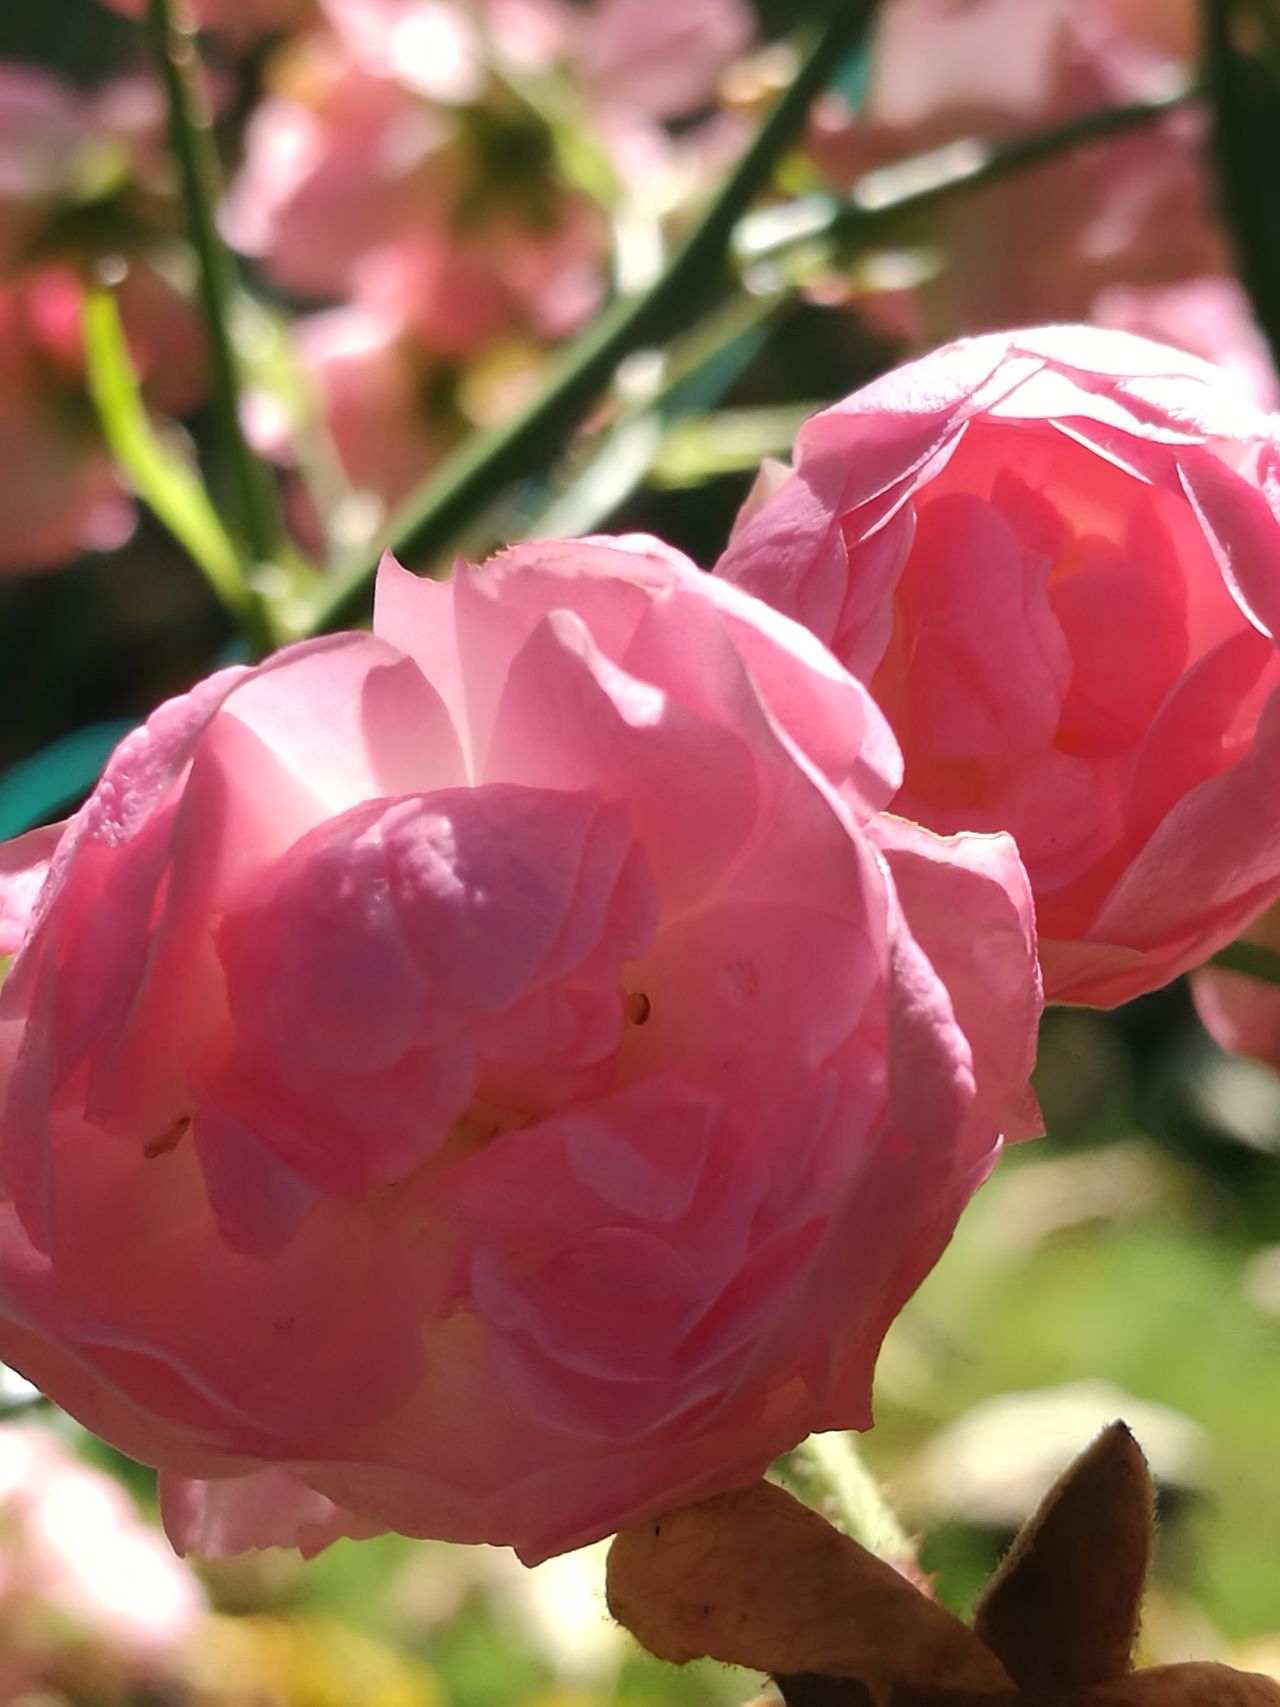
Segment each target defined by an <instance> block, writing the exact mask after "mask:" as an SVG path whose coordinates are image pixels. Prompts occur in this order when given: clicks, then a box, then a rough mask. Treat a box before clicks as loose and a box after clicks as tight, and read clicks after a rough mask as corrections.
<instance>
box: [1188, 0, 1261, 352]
mask: <svg viewBox="0 0 1280 1707" xmlns="http://www.w3.org/2000/svg"><path fill="white" fill-rule="evenodd" d="M1249 12H1250V9H1249V8H1241V7H1238V6H1233V5H1232V4H1231V0H1203V3H1202V5H1201V51H1202V57H1203V61H1204V70H1205V76H1206V77H1207V78H1208V79H1209V81H1210V83H1211V85H1212V93H1213V101H1212V117H1213V131H1212V141H1213V148H1212V158H1213V162H1214V165H1215V167H1216V169H1217V183H1218V200H1219V204H1220V207H1221V212H1222V215H1223V221H1224V223H1225V225H1226V227H1227V230H1228V233H1229V235H1230V238H1231V244H1232V247H1233V249H1234V250H1235V256H1236V266H1237V270H1238V272H1239V274H1240V282H1241V284H1242V285H1243V286H1244V288H1245V290H1246V291H1247V292H1248V295H1249V301H1250V304H1251V306H1252V308H1253V313H1254V317H1255V319H1256V320H1257V322H1258V325H1259V326H1260V327H1261V329H1262V331H1263V333H1264V335H1265V337H1266V340H1267V343H1268V345H1269V346H1270V349H1271V357H1272V361H1273V362H1274V363H1276V364H1277V365H1280V196H1277V194H1276V183H1275V167H1274V162H1275V158H1276V150H1277V148H1280V88H1277V85H1276V83H1275V81H1274V79H1273V77H1272V75H1271V73H1270V71H1269V68H1268V67H1267V65H1266V64H1265V62H1264V61H1263V60H1262V59H1261V58H1260V57H1257V56H1255V55H1253V54H1250V53H1245V52H1243V51H1242V50H1241V48H1240V47H1239V46H1238V45H1237V42H1236V34H1235V21H1236V19H1237V17H1239V16H1241V15H1243V16H1244V17H1245V19H1246V20H1249V21H1252V22H1255V23H1256V22H1257V21H1258V20H1256V19H1254V20H1251V19H1250V17H1249Z"/></svg>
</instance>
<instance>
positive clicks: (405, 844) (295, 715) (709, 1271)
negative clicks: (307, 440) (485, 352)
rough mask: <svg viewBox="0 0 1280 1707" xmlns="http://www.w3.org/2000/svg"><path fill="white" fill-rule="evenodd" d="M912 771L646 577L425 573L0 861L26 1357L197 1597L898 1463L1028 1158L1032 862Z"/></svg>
mask: <svg viewBox="0 0 1280 1707" xmlns="http://www.w3.org/2000/svg"><path fill="white" fill-rule="evenodd" d="M897 772H898V755H897V751H896V748H895V747H894V744H893V741H892V739H891V737H890V736H889V734H888V731H887V729H886V728H885V726H884V724H883V721H882V719H881V718H880V716H879V714H878V713H877V712H876V710H875V707H874V705H873V704H872V702H871V701H870V699H869V697H868V696H867V694H866V693H865V691H864V690H863V689H862V688H861V687H860V686H859V685H858V684H857V683H856V682H855V681H853V679H852V678H850V677H849V676H847V675H846V674H845V672H844V671H843V670H841V669H840V667H839V666H838V665H837V664H836V663H835V661H834V660H833V659H832V658H831V657H830V656H829V654H828V653H826V652H825V651H824V650H823V648H821V647H820V646H819V645H818V644H817V643H816V642H815V641H814V640H813V638H812V636H810V635H809V634H807V633H806V632H805V630H804V629H802V628H801V627H800V626H799V625H797V624H793V623H791V622H789V621H788V620H786V619H785V618H782V617H780V616H778V615H777V614H776V613H774V612H773V611H771V610H770V609H769V608H768V607H767V606H765V605H763V604H761V603H759V602H757V601H755V600H753V599H751V598H749V597H748V596H747V595H745V594H743V593H741V592H739V591H738V590H737V589H735V588H732V587H730V586H728V585H726V584H724V583H720V582H715V581H712V580H711V579H710V578H709V577H706V576H703V575H701V574H700V573H699V572H698V571H697V570H695V569H694V567H693V566H692V565H691V564H690V563H688V562H687V561H686V560H685V559H683V558H681V557H679V556H678V555H677V554H675V553H673V552H670V551H667V550H666V549H665V548H663V547H661V546H659V545H658V544H657V543H656V542H652V541H645V540H642V539H632V540H620V541H608V540H594V541H592V540H585V541H576V542H563V541H561V542H551V543H546V544H539V545H529V546H524V547H521V548H518V549H516V550H514V551H511V552H508V553H506V554H504V555H503V556H501V557H499V558H497V559H495V560H494V561H493V562H491V563H490V564H488V565H487V566H485V567H483V568H481V569H469V568H467V567H466V566H465V565H463V566H461V567H460V568H459V571H458V574H457V576H456V578H455V580H454V581H453V582H452V583H451V584H448V585H441V584H437V583H433V582H428V581H419V580H416V579H415V578H413V577H412V576H409V575H406V574H405V573H404V572H403V571H401V570H400V569H399V568H398V567H396V566H395V565H394V564H392V563H390V562H388V563H387V564H385V565H384V568H383V571H382V575H381V579H380V583H379V588H378V602H377V609H376V614H375V622H374V633H373V634H372V635H369V634H345V635H339V636H336V637H333V638H330V639H325V640H319V641H313V642H308V643H306V644H303V645H299V646H295V647H292V648H290V649H288V650H286V651H284V652H282V653H280V654H278V655H277V656H276V657H274V658H272V659H270V660H268V662H266V663H265V664H263V665H260V666H258V667H257V668H254V669H232V670H228V671H224V672H223V673H221V674H220V675H217V676H214V677H213V678H211V679H210V680H208V681H206V682H204V683H202V684H201V685H200V686H199V687H197V688H196V689H195V690H194V691H193V692H192V693H191V694H189V695H187V696H186V697H185V698H183V699H179V700H175V701H172V702H170V703H169V704H167V705H165V706H163V707H161V709H160V710H159V711H158V712H157V713H156V714H155V715H154V716H153V717H152V719H151V720H150V722H149V723H148V725H147V726H146V728H145V729H143V730H140V731H139V732H137V733H136V734H135V735H133V736H131V737H130V738H129V739H128V740H127V741H125V743H124V744H123V745H122V746H121V747H120V749H119V750H118V751H117V753H116V755H115V756H114V758H113V759H112V761H111V763H110V764H109V766H108V768H107V770H106V772H105V774H104V776H103V778H102V781H101V782H100V784H99V786H98V788H97V790H96V792H95V793H94V795H93V797H92V798H91V800H90V801H89V802H88V804H87V805H86V807H85V808H84V809H83V810H82V812H81V813H80V814H79V815H78V816H77V817H76V818H75V819H73V820H72V821H71V822H70V824H69V825H67V826H66V827H65V829H63V830H61V831H59V830H58V829H57V828H54V829H52V830H48V831H39V832H36V833H35V834H34V835H33V836H30V837H27V838H24V839H23V840H22V841H21V842H20V843H18V844H14V845H13V846H12V847H11V848H10V849H8V850H6V852H5V854H4V855H3V856H2V857H0V873H3V874H4V875H3V878H2V879H0V897H2V898H3V899H2V900H0V926H3V930H0V936H3V937H6V938H7V943H6V942H0V948H2V947H4V946H13V945H14V943H15V942H18V941H21V947H20V949H19V952H18V955H17V958H16V960H15V961H14V963H13V966H12V969H11V971H10V972H9V976H8V979H7V981H6V983H5V985H4V989H3V992H2V993H0V1084H2V1085H3V1087H4V1100H3V1104H2V1105H0V1106H2V1107H3V1114H2V1116H0V1177H2V1179H3V1187H4V1202H3V1206H2V1207H0V1311H2V1313H3V1318H4V1324H3V1326H2V1327H0V1355H3V1356H4V1358H5V1359H6V1361H9V1362H11V1363H12V1364H13V1365H14V1366H15V1367H16V1368H18V1369H20V1370H22V1371H23V1372H24V1373H26V1374H27V1375H28V1376H29V1378H30V1379H32V1380H34V1381H36V1382H38V1383H39V1384H40V1385H41V1386H43V1387H44V1388H46V1390H47V1391H49V1392H50V1393H51V1394H52V1395H53V1396H54V1397H56V1399H57V1400H58V1402H59V1403H61V1404H63V1405H65V1406H66V1407H67V1408H68V1409H70V1410H72V1411H73V1412H74V1413H76V1414H77V1415H79V1416H80V1417H81V1418H83V1419H84V1420H85V1421H86V1422H87V1423H88V1424H89V1425H90V1426H91V1427H93V1428H95V1429H97V1430H98V1431H99V1432H100V1433H102V1434H103V1435H105V1436H106V1437H107V1438H108V1439H110V1440H113V1441H115V1442H116V1443H117V1444H118V1445H119V1446H120V1447H122V1448H123V1449H124V1450H125V1451H128V1452H131V1453H133V1454H134V1455H135V1456H138V1457H141V1458H143V1459H146V1460H149V1461H150V1462H152V1463H155V1464H158V1465H159V1466H160V1467H161V1470H162V1476H161V1484H162V1497H163V1502H164V1509H165V1513H166V1518H167V1521H168V1524H169V1527H170V1532H171V1534H172V1535H173V1536H174V1538H175V1540H176V1541H177V1543H178V1544H179V1545H180V1546H181V1547H195V1548H197V1549H200V1550H202V1551H222V1550H234V1549H238V1548H243V1547H246V1546H256V1545H263V1544H266V1543H269V1542H295V1541H296V1542H300V1543H301V1544H302V1545H304V1546H305V1547H307V1548H316V1547H319V1546H323V1545H324V1544H325V1542H326V1541H327V1540H329V1539H332V1537H333V1536H334V1535H336V1534H341V1533H350V1534H369V1533H371V1532H374V1531H377V1530H379V1529H383V1528H395V1529H398V1530H401V1531H404V1532H407V1533H409V1534H416V1535H435V1536H445V1537H451V1538H454V1539H458V1540H470V1541H490V1542H510V1543H512V1544H514V1545H516V1546H517V1547H519V1549H520V1550H521V1552H522V1553H523V1554H524V1556H526V1557H527V1558H531V1559H532V1558H537V1557H538V1556H540V1555H543V1554H546V1553H548V1552H552V1551H556V1550H558V1549H561V1548H565V1547H569V1546H572V1545H573V1544H575V1543H577V1542H580V1541H584V1540H586V1539H588V1538H591V1537H595V1536H599V1535H601V1534H604V1533H606V1532H608V1531H609V1530H611V1529H613V1528H616V1527H617V1526H618V1525H619V1524H622V1523H624V1522H628V1521H631V1520H632V1519H634V1518H636V1517H637V1516H639V1515H640V1514H643V1513H651V1512H654V1511H657V1510H661V1509H663V1508H665V1507H667V1506H669V1505H671V1504H672V1503H675V1502H677V1501H680V1500H684V1499H689V1498H694V1497H697V1496H699V1495H702V1494H705V1493H708V1492H710V1491H712V1490H714V1489H719V1488H723V1487H726V1486H729V1485H733V1484H735V1483H745V1482H747V1481H749V1480H751V1479H753V1478H754V1477H755V1476H757V1475H758V1474H759V1473H760V1472H761V1470H762V1469H763V1468H764V1467H765V1465H766V1464H767V1463H768V1462H769V1460H770V1459H771V1458H772V1457H773V1456H774V1455H775V1454H776V1453H777V1452H778V1451H779V1450H780V1449H781V1448H784V1447H786V1446H789V1445H790V1444H792V1443H794V1442H795V1441H796V1440H798V1439H799V1438H800V1437H802V1436H803V1435H804V1434H805V1433H807V1432H808V1431H809V1430H810V1429H813V1428H831V1427H836V1426H844V1425H858V1426H861V1425H865V1424H866V1422H867V1421H868V1393H869V1384H870V1376H871V1369H872V1364H873V1362H874V1358H875V1354H876V1350H877V1347H878V1345H879V1341H880V1337H881V1335H882V1334H883V1332H884V1330H885V1328H886V1326H887V1325H888V1323H889V1321H890V1319H891V1318H892V1316H893V1315H894V1313H895V1312H896V1310H897V1309H898V1308H899V1307H900V1305H901V1304H902V1302H903V1300H904V1299H905V1298H906V1296H907V1295H908V1294H909V1292H910V1291H911V1290H912V1288H913V1287H914V1286H915V1285H916V1283H917V1282H918V1281H919V1279H920V1278H921V1276H922V1275H923V1274H924V1273H925V1272H926V1270H927V1269H928V1268H929V1266H930V1264H931V1263H932V1262H933V1261H934V1260H935V1258H936V1257H937V1255H938V1253H939V1251H940V1250H941V1248H942V1246H943V1245H944V1244H945V1242H946V1240H947V1237H948V1235H949V1233H950V1231H951V1228H952V1226H953V1224H954V1222H955V1219H956V1216H957V1215H958V1214H959V1212H960V1210H961V1208H962V1207H963V1205H964V1203H965V1201H966V1200H967V1198H968V1197H969V1195H970V1194H971V1192H972V1191H973V1190H974V1189H975V1187H976V1186H977V1185H978V1183H979V1182H980V1180H981V1179H982V1178H983V1176H984V1175H985V1173H986V1172H987V1170H988V1169H989V1168H990V1166H991V1164H992V1161H993V1158H994V1155H995V1151H996V1147H997V1144H998V1135H999V1134H1000V1133H1001V1132H1003V1133H1004V1135H1005V1136H1009V1137H1013V1136H1018V1135H1020V1134H1023V1133H1025V1132H1028V1131H1031V1130H1034V1129H1035V1120H1036V1113H1035V1107H1034V1103H1033V1102H1032V1100H1031V1098H1030V1094H1029V1092H1028V1090H1027V1083H1026V1079H1027V1071H1028V1067H1029V1063H1030V1058H1031V1053H1032V1047H1033V1037H1034V1030H1035V1024H1036V1019H1037V1013H1038V1007H1039V999H1038V989H1037V982H1036V975H1035V970H1034V959H1033V953H1032V946H1031V912H1030V898H1029V894H1028V891H1027V888H1026V885H1025V880H1024V878H1023V876H1022V873H1021V870H1020V867H1019V866H1018V863H1017V859H1016V855H1015V854H1014V852H1013V849H1012V845H1011V843H1010V842H1009V841H1008V839H1007V838H1000V837H990V838H988V837H969V838H964V837H960V838H955V839H953V840H949V841H939V840H937V839H936V838H933V837H931V836H929V835H927V834H926V833H925V832H923V831H920V830H918V829H916V828H915V827H914V826H911V825H909V824H903V823H898V822H897V821H895V820H884V819H881V818H879V817H877V813H878V811H879V808H880V807H881V805H882V804H883V803H884V801H885V800H887V799H888V798H889V796H890V795H891V794H892V792H893V790H894V788H895V786H896V781H897ZM877 849H880V850H881V851H877ZM45 862H48V875H47V877H46V878H45V879H44V881H43V886H42V887H40V888H39V890H38V893H36V895H35V899H34V902H33V899H32V896H33V892H34V891H35V889H36V884H37V881H38V879H37V878H36V876H35V875H34V873H35V872H36V871H38V868H39V867H40V866H41V864H42V863H45ZM28 915H29V916H28ZM24 932H25V936H24Z"/></svg>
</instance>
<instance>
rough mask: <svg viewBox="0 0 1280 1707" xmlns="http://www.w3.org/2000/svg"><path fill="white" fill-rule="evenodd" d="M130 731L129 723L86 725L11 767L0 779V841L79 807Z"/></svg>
mask: <svg viewBox="0 0 1280 1707" xmlns="http://www.w3.org/2000/svg"><path fill="white" fill-rule="evenodd" d="M133 727H134V724H133V722H132V721H130V720H119V719H117V720H113V721H112V722H110V723H91V724H90V725H89V726H88V727H87V728H84V729H77V730H76V731H75V732H74V733H73V734H71V735H64V736H63V737H62V739H61V740H59V741H52V742H50V744H49V745H48V746H47V747H42V748H41V750H40V751H39V752H38V753H34V754H33V755H32V756H31V757H30V758H29V759H23V760H21V761H20V762H19V763H18V764H16V765H12V766H11V767H10V768H9V769H8V770H7V771H6V772H5V774H4V775H3V776H0V840H7V839H8V838H9V837H10V836H16V835H20V834H21V832H22V831H23V830H30V829H32V828H33V827H34V826H35V825H36V824H47V823H49V822H50V820H51V819H54V818H57V817H58V816H59V815H60V814H62V813H65V812H67V811H70V810H71V808H73V807H75V806H78V805H79V803H80V801H81V800H83V799H84V797H85V795H87V794H88V793H89V791H90V789H91V788H92V787H93V785H94V783H95V782H96V781H97V780H98V776H99V774H100V772H101V770H102V767H103V765H105V764H106V762H107V760H108V759H109V758H110V757H111V754H112V753H113V752H114V751H115V748H116V746H117V745H118V744H119V742H121V741H122V740H123V739H124V737H125V736H126V735H127V734H128V733H129V731H130V730H131V729H132V728H133Z"/></svg>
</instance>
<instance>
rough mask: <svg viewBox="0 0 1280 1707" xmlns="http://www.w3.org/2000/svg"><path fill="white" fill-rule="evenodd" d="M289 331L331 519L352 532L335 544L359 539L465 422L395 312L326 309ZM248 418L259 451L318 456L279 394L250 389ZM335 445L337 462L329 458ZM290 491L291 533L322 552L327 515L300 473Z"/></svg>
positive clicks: (296, 457)
mask: <svg viewBox="0 0 1280 1707" xmlns="http://www.w3.org/2000/svg"><path fill="white" fill-rule="evenodd" d="M292 337H293V353H294V356H295V358H296V360H297V362H298V365H299V368H300V369H301V372H302V375H303V378H304V381H305V383H306V386H307V390H308V394H309V395H308V397H307V399H306V400H305V401H306V404H307V408H306V409H305V411H304V413H305V414H306V415H308V416H310V415H312V414H314V417H315V419H316V420H317V421H318V422H319V423H321V431H322V432H323V435H324V438H323V441H322V444H321V448H320V452H319V455H320V458H321V459H322V460H321V463H320V466H318V467H314V476H315V477H316V478H318V480H319V481H320V483H321V485H322V486H323V485H325V484H326V483H327V485H328V490H327V492H326V493H325V494H324V496H325V497H327V499H328V505H329V509H330V511H331V512H335V511H336V512H337V513H334V514H331V516H330V520H331V523H332V526H333V527H334V528H335V529H336V531H337V532H338V534H339V535H340V536H343V535H345V534H347V532H348V530H349V534H350V537H340V538H339V539H338V540H336V541H334V543H335V544H338V545H340V546H343V545H345V546H347V547H349V546H350V545H351V544H352V543H353V542H359V543H363V542H364V540H366V539H367V538H369V537H371V536H372V535H373V533H374V532H376V530H377V528H378V526H379V525H380V524H381V523H382V522H383V520H385V517H386V514H387V512H388V510H389V509H390V507H391V506H392V505H393V504H395V503H396V502H397V501H398V500H399V499H401V498H403V497H404V496H405V495H406V494H407V493H408V492H409V491H410V490H411V489H412V488H413V487H414V486H415V485H416V484H417V483H418V481H420V480H421V479H422V477H423V476H424V475H425V474H426V473H427V472H428V470H429V469H430V468H431V467H432V465H433V464H434V463H435V462H436V461H438V460H439V457H440V455H441V453H442V452H443V451H445V450H447V449H448V448H449V447H450V445H451V444H452V443H453V442H455V440H456V437H457V434H458V433H459V431H460V430H461V425H460V423H459V422H458V421H457V419H456V417H454V416H453V415H451V414H450V413H449V412H448V410H447V409H446V408H445V407H443V406H442V405H437V404H434V403H433V400H432V388H433V384H435V383H438V375H437V374H436V373H434V372H433V369H432V365H431V362H430V359H429V357H427V356H426V354H425V353H424V352H423V351H422V350H421V349H420V348H418V347H417V345H416V344H415V343H414V342H413V341H412V340H411V339H409V338H407V337H406V336H405V334H404V333H403V331H402V330H401V329H400V327H399V326H398V325H397V324H396V322H395V321H394V320H388V319H387V318H385V317H383V316H379V315H376V314H373V313H371V312H369V311H367V310H365V309H362V308H357V307H346V308H327V309H323V310H322V311H321V312H320V313H318V314H308V315H304V316H302V318H301V319H299V320H297V321H295V322H294V325H293V330H292ZM246 421H247V426H248V429H249V433H250V436H251V438H252V440H253V443H254V445H255V448H256V449H258V450H259V451H260V452H261V453H262V454H263V455H266V456H271V457H274V458H275V459H277V460H278V461H281V462H289V461H292V462H295V463H296V462H298V461H306V460H308V451H309V450H310V457H309V460H310V461H311V462H312V463H313V465H314V464H315V462H316V460H317V454H316V450H315V447H314V446H312V447H308V445H307V443H306V437H307V433H306V428H305V427H300V426H299V424H298V423H297V422H295V421H293V420H291V419H290V417H289V413H288V411H287V410H285V409H284V407H283V406H282V404H281V401H280V400H279V399H278V398H277V397H274V396H271V395H269V394H267V393H256V394H251V396H250V398H249V399H248V406H247V408H246ZM312 436H313V438H314V436H315V434H314V433H313V434H312ZM329 450H331V451H332V454H333V457H334V458H335V459H336V462H337V467H336V468H329V467H326V466H325V465H324V462H323V457H324V454H325V452H326V451H329ZM286 493H287V496H286V503H287V507H288V510H289V520H290V523H291V526H292V529H293V532H294V535H295V537H296V538H297V539H298V540H299V541H300V542H301V543H302V545H303V548H304V549H305V550H308V551H311V552H314V553H315V554H316V555H317V556H320V557H322V556H323V555H324V554H325V550H326V540H325V525H324V519H322V518H321V517H320V516H318V515H317V514H316V513H315V509H314V505H313V503H312V501H311V500H310V498H309V496H308V495H307V493H306V492H305V491H304V489H303V487H302V485H301V483H300V481H299V480H298V479H297V478H294V479H293V480H292V481H291V482H290V483H289V485H288V487H287V489H286Z"/></svg>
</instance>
